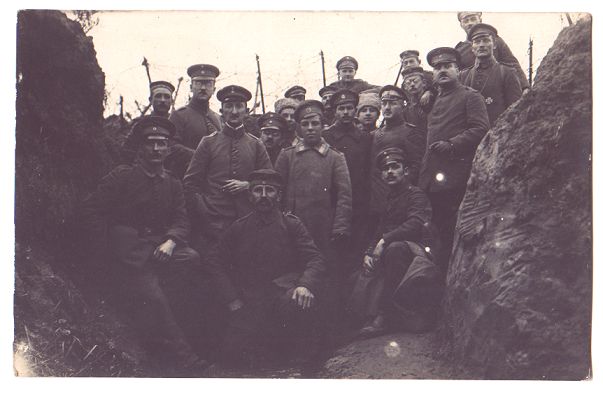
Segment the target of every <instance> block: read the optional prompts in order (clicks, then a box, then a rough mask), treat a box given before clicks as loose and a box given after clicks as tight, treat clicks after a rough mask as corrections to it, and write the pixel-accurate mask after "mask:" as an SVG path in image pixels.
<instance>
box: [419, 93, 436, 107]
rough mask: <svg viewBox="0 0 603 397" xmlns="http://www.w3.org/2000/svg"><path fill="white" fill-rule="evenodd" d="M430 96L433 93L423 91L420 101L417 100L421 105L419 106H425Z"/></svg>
mask: <svg viewBox="0 0 603 397" xmlns="http://www.w3.org/2000/svg"><path fill="white" fill-rule="evenodd" d="M432 96H433V93H432V92H431V91H425V92H424V93H423V95H421V99H419V104H421V106H427V105H428V104H429V102H430V101H431V97H432Z"/></svg>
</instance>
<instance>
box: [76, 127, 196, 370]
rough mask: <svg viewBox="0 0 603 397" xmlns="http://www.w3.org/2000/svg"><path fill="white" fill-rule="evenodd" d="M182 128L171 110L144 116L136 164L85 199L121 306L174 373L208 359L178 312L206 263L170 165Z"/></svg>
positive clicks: (136, 133) (136, 136)
mask: <svg viewBox="0 0 603 397" xmlns="http://www.w3.org/2000/svg"><path fill="white" fill-rule="evenodd" d="M174 132H175V127H174V125H173V124H172V123H171V122H170V121H169V120H168V119H167V118H164V117H158V116H146V117H143V118H142V119H141V120H140V121H139V122H138V123H137V124H136V125H135V126H134V127H133V131H132V139H133V143H134V144H135V145H136V146H137V147H138V161H137V162H136V165H134V166H129V165H122V166H119V167H117V168H116V169H114V170H113V171H112V172H111V173H109V174H108V175H107V176H105V177H104V178H103V179H102V181H101V183H100V184H99V186H98V189H97V190H96V192H94V193H93V194H91V195H90V196H89V197H88V198H87V200H86V201H85V203H84V208H83V215H84V219H85V222H86V225H87V226H88V229H89V230H90V231H91V241H94V242H96V243H97V247H95V248H96V250H95V258H99V257H101V256H102V257H105V256H107V257H108V258H107V259H108V262H109V264H108V268H107V269H106V270H105V272H104V274H106V275H107V276H108V280H104V281H106V284H107V286H108V287H109V288H112V290H111V293H112V294H113V295H119V296H121V298H122V299H123V302H120V306H123V307H124V308H125V309H126V311H127V314H128V317H129V319H131V320H132V322H133V325H134V327H135V329H136V330H137V331H138V335H139V337H140V338H141V341H142V343H143V345H144V346H145V347H147V348H148V349H149V351H150V352H151V353H152V355H154V356H156V358H157V360H156V361H157V363H158V364H159V365H165V366H166V367H165V369H174V370H175V371H176V372H174V375H176V376H183V375H201V374H202V373H201V371H202V370H203V369H204V367H205V366H206V363H205V361H204V360H201V359H200V358H199V357H198V356H197V354H196V353H195V352H194V351H193V349H192V347H191V345H190V344H189V341H188V340H187V339H186V337H185V335H184V332H183V330H182V328H181V327H180V325H179V324H178V323H177V321H176V317H175V314H174V312H173V309H178V310H181V309H183V308H182V307H181V306H180V305H179V304H180V303H181V302H186V300H187V299H186V298H187V296H188V295H187V292H186V289H185V288H184V286H183V284H181V282H182V280H191V279H194V277H195V276H194V275H195V274H197V272H199V271H200V262H199V255H198V254H197V252H196V251H194V250H192V249H191V248H189V247H188V245H187V238H188V233H189V222H188V217H187V214H186V209H185V204H184V196H183V194H182V185H181V183H180V181H179V180H178V179H176V178H174V177H173V176H171V175H170V174H168V173H167V172H166V171H165V170H164V168H163V161H164V160H165V157H166V154H167V151H168V141H169V138H170V137H171V136H173V134H174ZM102 242H107V244H106V246H105V244H102ZM102 281H103V280H99V282H101V283H102ZM188 285H190V283H189V284H188ZM191 287H192V288H194V287H193V286H191ZM172 298H174V299H173V300H172ZM195 304H198V302H196V303H195ZM161 373H162V374H163V375H165V373H166V372H161Z"/></svg>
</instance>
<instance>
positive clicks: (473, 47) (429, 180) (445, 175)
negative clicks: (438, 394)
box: [84, 12, 529, 372]
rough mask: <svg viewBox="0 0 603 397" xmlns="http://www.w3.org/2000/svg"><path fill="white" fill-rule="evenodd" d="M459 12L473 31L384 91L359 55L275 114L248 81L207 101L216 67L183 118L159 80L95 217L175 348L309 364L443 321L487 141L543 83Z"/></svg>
mask: <svg viewBox="0 0 603 397" xmlns="http://www.w3.org/2000/svg"><path fill="white" fill-rule="evenodd" d="M458 20H459V22H460V25H461V27H462V28H463V29H464V30H465V32H466V34H467V40H466V41H463V42H461V43H459V44H458V45H457V46H456V48H451V47H439V48H435V49H433V50H431V51H429V53H428V54H427V61H428V63H429V65H430V66H431V67H432V68H433V71H427V70H424V69H423V68H422V67H421V65H420V63H421V62H420V60H419V52H418V51H416V50H407V51H404V52H402V53H401V54H400V57H401V63H402V72H401V73H402V84H401V86H396V85H385V86H383V87H381V86H376V85H372V84H369V83H367V82H365V81H363V80H360V79H357V78H355V77H356V71H357V70H358V62H357V61H356V60H355V59H354V58H353V57H351V56H345V57H343V58H342V59H340V60H339V61H338V62H337V65H336V68H337V70H338V81H336V82H334V83H332V84H330V85H328V86H325V87H323V88H322V89H321V90H320V91H319V95H320V98H321V100H313V99H306V93H307V92H306V90H305V89H304V88H303V87H301V86H298V85H296V86H293V87H291V88H290V89H288V90H287V91H286V92H285V93H284V98H282V99H279V100H277V101H276V103H275V111H274V112H268V113H266V114H263V115H261V116H259V117H255V116H252V115H250V114H249V109H248V106H247V104H248V102H249V101H250V100H251V97H252V95H251V93H250V92H249V91H248V90H247V89H245V88H243V87H240V86H236V85H229V86H227V87H224V88H222V89H220V90H218V91H217V94H216V96H217V99H218V100H219V101H220V102H221V108H220V110H219V113H217V112H215V111H213V110H212V109H210V108H209V99H210V98H211V97H212V95H213V94H214V92H215V90H216V86H215V82H216V78H217V77H218V76H219V74H220V71H219V69H218V68H217V67H215V66H213V65H207V64H198V65H193V66H191V67H189V68H188V70H187V72H188V75H189V76H190V80H191V84H190V89H191V94H192V95H191V99H190V101H189V103H188V104H187V105H186V106H184V107H182V108H180V109H178V110H175V111H173V112H171V113H170V109H171V106H172V95H173V92H174V87H173V85H171V84H170V83H169V82H164V81H157V82H153V83H151V86H150V91H151V95H150V101H151V104H152V108H153V111H152V114H151V115H150V116H144V117H142V118H141V119H140V120H139V121H138V122H136V123H135V124H134V125H133V127H132V129H131V134H130V135H129V136H128V139H127V140H126V143H125V144H124V148H123V149H124V150H123V153H124V164H123V165H120V166H119V167H117V168H116V169H115V170H113V171H112V172H111V173H110V174H109V175H107V176H106V177H105V178H104V179H103V180H102V181H101V183H100V185H99V187H98V190H97V191H96V192H94V193H92V194H91V195H90V197H89V198H88V199H87V200H86V203H85V206H84V208H85V214H84V215H85V217H86V219H87V224H88V225H89V226H90V230H91V233H92V236H93V237H94V241H99V242H100V241H103V242H106V245H105V246H104V247H107V248H106V249H105V252H106V253H107V254H108V258H109V259H110V260H109V261H108V262H109V263H110V264H109V265H107V266H108V269H109V270H108V272H107V273H110V274H112V275H113V277H114V280H118V281H117V282H114V284H113V285H114V287H118V288H120V289H121V291H122V292H123V293H125V295H126V296H127V297H128V298H127V303H128V305H130V306H131V309H130V310H131V311H130V313H131V318H132V319H133V320H134V321H133V323H134V324H135V325H136V327H137V329H138V331H139V332H140V335H141V338H142V339H143V340H144V341H146V342H147V343H148V346H149V347H150V348H152V349H154V350H155V351H158V352H161V353H160V354H161V356H160V357H162V359H163V358H165V359H166V360H167V361H166V362H170V363H171V364H170V365H174V366H177V367H179V368H182V369H183V371H184V370H192V371H193V372H194V371H195V370H201V369H202V368H204V367H205V366H206V364H207V363H206V360H205V359H207V358H208V357H211V358H212V360H213V359H214V358H216V359H217V360H221V361H222V362H224V363H228V365H242V364H245V365H259V364H257V363H258V360H262V359H265V358H266V357H271V358H272V359H286V360H290V361H289V362H291V360H292V361H293V362H296V363H298V364H300V365H301V366H304V368H311V367H312V365H314V364H315V363H317V362H319V361H320V357H321V354H324V352H325V351H328V350H329V349H330V348H332V347H335V346H336V345H337V343H338V342H341V340H343V339H345V338H343V337H342V335H343V334H345V333H346V332H348V331H350V329H351V330H352V331H351V335H353V337H371V336H375V335H379V334H382V333H384V332H388V331H391V330H394V329H403V330H408V331H415V332H419V331H424V330H427V329H429V328H430V327H432V326H433V325H434V324H435V322H436V319H437V315H438V310H439V302H440V299H441V294H442V291H443V285H444V275H445V272H446V269H447V266H448V261H449V258H450V253H451V249H452V240H453V234H454V227H455V222H456V217H457V211H458V208H459V206H460V203H461V200H462V198H463V195H464V192H465V188H466V184H467V180H468V178H469V173H470V170H471V164H472V161H473V157H474V155H475V151H476V148H477V146H478V144H479V143H480V141H481V140H482V138H483V136H484V135H485V134H486V132H487V131H488V130H489V129H490V127H491V126H492V125H494V124H495V122H496V120H497V118H498V117H499V116H500V114H501V113H502V112H503V111H504V110H505V109H506V108H507V107H509V106H510V105H511V104H512V103H513V102H515V101H516V100H517V99H518V98H519V97H520V96H521V95H522V91H524V90H526V89H528V88H529V86H528V83H527V80H526V77H525V74H523V71H522V70H521V67H520V66H519V63H518V62H517V59H516V58H515V57H514V56H513V55H512V53H511V51H510V50H509V48H508V46H507V45H506V44H505V43H504V41H503V40H502V39H501V38H500V37H499V36H498V34H497V31H496V29H495V28H494V27H492V26H490V25H487V24H484V23H481V13H479V12H459V13H458ZM378 121H380V124H379V125H377V123H378ZM112 280H113V279H112ZM191 324H196V325H195V326H193V327H192V331H191ZM343 324H345V326H344V325H343ZM195 327H196V328H195ZM187 329H188V331H187ZM200 339H202V341H201V342H199V340H200ZM207 341H211V342H209V343H208V342H207ZM198 342H199V343H198ZM203 342H205V343H203ZM208 345H210V346H208ZM198 346H203V348H198ZM208 352H209V353H208Z"/></svg>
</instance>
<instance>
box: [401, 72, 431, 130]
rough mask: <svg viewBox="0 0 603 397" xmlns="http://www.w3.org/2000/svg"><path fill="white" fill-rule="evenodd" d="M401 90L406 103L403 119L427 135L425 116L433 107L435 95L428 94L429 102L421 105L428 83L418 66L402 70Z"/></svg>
mask: <svg viewBox="0 0 603 397" xmlns="http://www.w3.org/2000/svg"><path fill="white" fill-rule="evenodd" d="M402 76H403V81H402V89H403V90H404V93H405V94H406V99H407V101H408V102H407V103H406V106H405V107H404V119H405V120H406V121H407V122H409V123H411V124H414V125H416V126H417V128H418V129H419V130H421V131H422V132H423V133H424V134H427V114H428V113H429V110H430V109H431V106H432V105H433V100H435V95H433V94H430V96H429V101H428V102H427V103H426V104H423V101H422V100H421V99H422V98H423V95H424V94H425V93H426V92H430V91H427V87H428V82H427V78H426V77H425V71H424V70H423V68H422V67H420V66H415V67H409V68H406V69H404V70H402Z"/></svg>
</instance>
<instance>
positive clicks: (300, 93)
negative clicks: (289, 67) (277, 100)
mask: <svg viewBox="0 0 603 397" xmlns="http://www.w3.org/2000/svg"><path fill="white" fill-rule="evenodd" d="M284 96H285V98H291V99H295V100H296V101H299V102H301V101H305V100H306V89H305V88H304V87H302V86H299V85H294V86H293V87H291V88H289V89H288V90H287V91H285V94H284Z"/></svg>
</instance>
